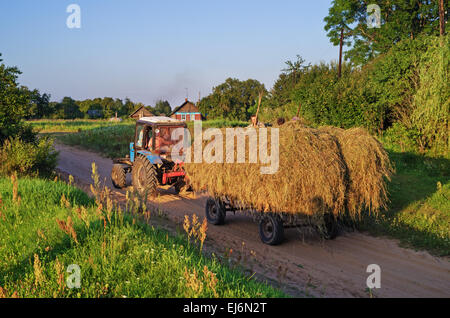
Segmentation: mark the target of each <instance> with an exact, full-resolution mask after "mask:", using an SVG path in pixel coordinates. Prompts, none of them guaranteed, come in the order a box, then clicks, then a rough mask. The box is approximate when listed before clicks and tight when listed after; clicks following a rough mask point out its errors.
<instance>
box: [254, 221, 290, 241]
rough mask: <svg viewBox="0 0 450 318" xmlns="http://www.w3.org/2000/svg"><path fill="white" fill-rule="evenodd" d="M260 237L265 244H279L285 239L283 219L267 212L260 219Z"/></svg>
mask: <svg viewBox="0 0 450 318" xmlns="http://www.w3.org/2000/svg"><path fill="white" fill-rule="evenodd" d="M259 237H260V238H261V241H262V242H263V243H264V244H268V245H279V244H281V242H283V240H284V227H283V220H282V219H281V217H280V216H278V215H276V214H266V215H264V216H263V217H262V218H261V220H260V221H259Z"/></svg>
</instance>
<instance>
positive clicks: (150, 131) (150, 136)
mask: <svg viewBox="0 0 450 318" xmlns="http://www.w3.org/2000/svg"><path fill="white" fill-rule="evenodd" d="M146 135H147V148H149V149H152V148H153V147H152V146H153V129H152V127H148V129H147V132H146Z"/></svg>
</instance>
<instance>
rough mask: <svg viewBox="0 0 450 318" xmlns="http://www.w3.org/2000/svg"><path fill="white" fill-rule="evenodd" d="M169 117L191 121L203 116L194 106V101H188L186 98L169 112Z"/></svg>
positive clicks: (200, 118)
mask: <svg viewBox="0 0 450 318" xmlns="http://www.w3.org/2000/svg"><path fill="white" fill-rule="evenodd" d="M170 117H171V118H174V119H178V120H182V121H191V120H202V117H203V116H202V113H200V110H199V109H198V108H197V106H195V105H194V103H191V102H190V101H188V100H187V98H186V101H185V102H184V103H183V104H182V105H181V106H178V107H177V108H175V109H174V110H173V112H172V113H171V114H170Z"/></svg>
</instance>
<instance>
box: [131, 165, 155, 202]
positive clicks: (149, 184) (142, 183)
mask: <svg viewBox="0 0 450 318" xmlns="http://www.w3.org/2000/svg"><path fill="white" fill-rule="evenodd" d="M131 172H132V181H133V187H134V188H135V189H136V190H137V191H138V192H139V193H140V194H145V193H147V194H149V195H152V194H154V193H155V192H156V190H157V188H158V178H157V172H156V168H155V166H154V165H153V164H152V163H151V162H150V161H148V160H147V158H145V157H142V156H138V157H137V158H136V159H135V160H134V163H133V169H132V171H131Z"/></svg>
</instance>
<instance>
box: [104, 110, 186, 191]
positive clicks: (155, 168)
mask: <svg viewBox="0 0 450 318" xmlns="http://www.w3.org/2000/svg"><path fill="white" fill-rule="evenodd" d="M180 128H181V129H182V131H183V132H184V133H182V134H178V135H179V136H180V137H179V139H178V140H172V133H173V132H174V130H175V129H180ZM186 128H187V126H186V123H185V122H182V121H179V120H175V119H172V118H169V117H163V116H155V117H142V118H140V119H139V120H138V121H137V122H136V130H135V136H134V142H131V143H130V154H129V155H127V156H126V158H117V159H114V160H113V168H112V171H111V179H112V183H113V185H114V187H116V188H118V189H122V188H125V187H126V175H127V173H131V178H132V185H133V187H134V188H135V189H136V190H137V191H138V192H139V193H141V194H145V193H146V194H148V195H152V194H154V193H156V191H157V188H158V186H159V185H170V186H173V188H174V189H175V192H176V193H179V192H180V190H181V189H182V188H183V187H184V186H185V185H186V181H185V179H186V173H185V171H184V168H183V162H182V161H180V160H177V159H174V160H172V158H171V155H172V150H173V147H174V146H176V145H177V144H178V145H179V144H180V143H183V140H184V138H185V135H184V134H185V133H186ZM178 132H180V131H178ZM179 149H180V151H181V152H182V151H183V148H182V147H179ZM181 156H182V153H180V157H181Z"/></svg>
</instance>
